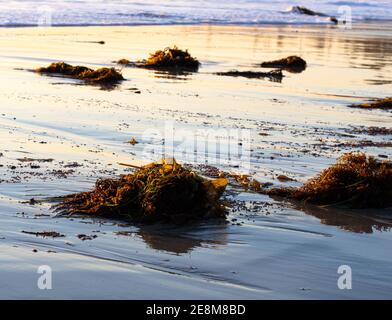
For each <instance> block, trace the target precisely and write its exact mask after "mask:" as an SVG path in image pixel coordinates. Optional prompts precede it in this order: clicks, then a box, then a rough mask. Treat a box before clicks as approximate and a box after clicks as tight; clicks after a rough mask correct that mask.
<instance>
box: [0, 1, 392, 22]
mask: <svg viewBox="0 0 392 320" xmlns="http://www.w3.org/2000/svg"><path fill="white" fill-rule="evenodd" d="M296 5H301V6H305V7H307V8H309V9H311V10H314V11H318V12H323V13H325V14H328V15H331V16H335V17H338V18H339V17H342V18H343V19H347V17H346V15H347V14H351V16H352V20H353V21H364V20H392V0H351V1H339V0H319V1H309V0H302V1H297V0H291V1H290V0H274V1H272V0H268V1H267V0H225V1H221V0H193V1H184V0H166V1H165V0H143V1H141V0H140V1H131V0H112V1H103V0H69V1H66V0H43V1H30V0H17V1H7V0H0V26H36V25H46V24H51V25H58V26H64V25H65V26H67V25H146V24H147V25H149V24H151V25H153V24H165V25H167V24H169V25H170V24H238V25H241V24H244V25H248V24H305V23H316V24H321V23H331V22H330V21H329V20H328V18H325V17H317V16H316V17H314V16H306V15H301V14H298V13H294V12H290V7H291V6H296Z"/></svg>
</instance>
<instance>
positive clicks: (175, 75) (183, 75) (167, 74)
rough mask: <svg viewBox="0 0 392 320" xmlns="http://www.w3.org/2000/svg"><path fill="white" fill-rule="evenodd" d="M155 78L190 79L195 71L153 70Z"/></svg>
mask: <svg viewBox="0 0 392 320" xmlns="http://www.w3.org/2000/svg"><path fill="white" fill-rule="evenodd" d="M153 73H154V78H158V79H170V80H182V81H186V80H190V79H192V78H191V77H190V76H191V75H192V74H193V72H189V71H183V70H153Z"/></svg>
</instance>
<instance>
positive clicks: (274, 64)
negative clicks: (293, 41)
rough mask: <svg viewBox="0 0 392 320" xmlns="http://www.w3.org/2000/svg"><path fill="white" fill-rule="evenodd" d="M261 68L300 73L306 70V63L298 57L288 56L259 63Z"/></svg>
mask: <svg viewBox="0 0 392 320" xmlns="http://www.w3.org/2000/svg"><path fill="white" fill-rule="evenodd" d="M261 67H263V68H281V69H285V70H287V71H289V72H298V73H299V72H302V71H304V70H305V69H306V61H305V60H304V59H302V58H301V57H298V56H289V57H287V58H283V59H279V60H274V61H266V62H262V63H261Z"/></svg>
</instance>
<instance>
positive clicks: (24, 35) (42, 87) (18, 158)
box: [0, 22, 392, 299]
mask: <svg viewBox="0 0 392 320" xmlns="http://www.w3.org/2000/svg"><path fill="white" fill-rule="evenodd" d="M391 32H392V24H391V23H389V22H385V23H381V22H377V23H361V24H360V23H358V24H355V25H354V27H353V29H351V30H346V29H340V28H337V27H335V26H332V25H318V26H317V25H312V26H310V25H302V26H273V25H271V26H129V27H126V26H121V27H120V26H119V27H114V26H113V27H52V28H2V29H1V32H0V47H1V48H2V50H1V52H0V72H1V74H2V77H1V80H0V83H1V85H0V106H1V107H0V110H1V112H0V248H1V249H0V270H1V277H0V287H1V290H0V298H12V299H14V298H15V299H16V298H22V299H32V298H49V299H51V298H65V299H71V298H73V299H83V298H93V299H115V298H117V299H128V298H129V299H150V298H151V299H168V298H170V299H171V298H183V299H184V298H185V299H188V298H189V299H200V298H202V299H242V298H243V299H280V298H287V299H315V298H319V299H360V298H370V299H373V298H379V299H390V298H391V292H392V284H391V279H392V270H391V267H390V266H391V263H392V254H391V253H390V250H389V248H390V246H391V243H392V233H391V230H390V229H391V226H392V220H391V216H390V213H391V209H382V210H361V211H357V210H351V209H332V208H320V207H316V206H303V205H296V204H293V203H289V202H286V201H278V200H277V199H272V198H270V197H268V196H265V195H261V194H257V193H254V192H246V191H245V190H242V189H238V188H233V187H229V188H228V190H227V192H226V194H225V198H226V199H227V200H230V201H233V206H232V208H231V209H230V211H229V216H228V220H229V223H228V224H218V223H209V222H206V223H201V224H198V225H192V226H184V227H180V226H171V225H154V226H138V225H132V224H128V223H126V222H124V221H112V220H105V219H98V218H96V219H92V218H87V217H76V216H75V217H72V218H66V217H58V216H56V213H55V212H54V211H53V210H52V208H51V206H52V205H53V204H54V203H56V201H55V200H53V199H50V198H52V197H58V196H63V195H66V194H70V193H75V192H80V191H87V190H91V188H92V187H93V186H94V183H95V181H96V179H97V178H104V177H118V176H119V175H120V174H123V173H127V172H130V170H131V169H129V168H126V167H124V166H122V165H119V163H131V164H135V165H140V164H145V163H148V162H150V161H152V160H154V159H156V158H157V157H158V156H159V155H160V153H159V152H161V151H162V150H163V151H164V152H165V153H167V154H170V153H171V151H173V150H174V151H176V152H175V154H174V155H175V157H176V159H177V161H179V162H181V163H187V164H190V165H193V166H194V167H195V170H201V169H202V168H201V167H200V165H201V164H203V165H211V166H214V167H218V168H219V169H221V170H224V171H228V172H235V173H240V172H243V171H244V170H247V171H248V173H249V174H250V175H251V176H252V177H254V178H256V179H257V180H258V181H260V182H262V183H273V184H274V185H275V186H298V185H301V184H302V183H303V182H305V181H306V180H307V179H309V178H310V177H312V176H314V175H315V174H317V173H318V172H320V171H321V170H323V169H325V168H326V167H328V166H329V165H331V164H333V163H335V161H336V159H337V158H338V157H339V156H341V155H342V154H343V153H345V152H350V151H365V152H366V153H368V154H370V155H374V156H376V157H378V158H381V159H389V160H392V144H391V138H392V135H391V134H390V133H389V134H383V135H380V134H377V135H374V134H371V132H367V130H366V129H367V128H369V127H380V128H381V127H386V128H388V129H391V128H392V112H391V111H390V110H389V111H388V110H362V109H354V108H349V107H347V106H348V105H350V104H353V103H360V102H363V101H366V100H368V99H372V98H382V97H387V96H391V87H392V76H391V74H392V60H391V53H392V37H391ZM100 41H104V44H100V43H98V42H100ZM174 44H176V45H178V46H179V47H180V48H184V49H189V52H190V53H191V54H192V55H193V56H195V57H197V58H198V59H199V61H200V62H201V63H202V65H201V67H200V69H199V71H198V72H197V73H187V72H186V73H177V74H173V73H167V72H163V71H154V70H146V69H140V68H132V67H124V66H120V65H116V63H114V62H113V61H117V60H119V59H122V58H126V59H129V60H132V61H135V60H138V59H141V58H146V57H147V56H148V54H149V53H151V52H153V51H155V50H158V49H163V48H165V47H168V46H172V45H174ZM289 55H298V56H300V57H302V58H304V59H305V60H306V61H307V68H306V70H304V71H303V72H301V73H290V72H287V71H283V74H284V77H283V78H282V81H281V82H278V81H271V79H268V78H264V79H248V78H245V77H230V76H221V75H217V74H216V73H219V72H226V71H230V70H239V71H259V72H263V71H269V70H271V69H265V68H260V66H259V65H260V63H261V62H263V61H270V60H274V59H279V58H282V57H286V56H289ZM56 61H65V62H67V63H70V64H73V65H83V66H88V67H91V68H94V69H95V68H99V67H112V66H114V67H116V68H119V69H120V70H121V72H122V74H123V76H124V78H125V81H123V82H122V83H121V84H120V85H119V86H117V87H115V88H110V90H107V88H106V89H105V88H101V87H99V86H91V85H84V84H83V83H81V82H80V81H78V80H72V79H68V78H61V77H48V76H45V75H40V74H37V73H34V72H31V70H32V69H35V68H39V67H43V66H47V65H49V64H50V63H52V62H56ZM168 131H169V137H171V138H173V137H174V138H173V141H172V144H169V145H168V144H165V143H164V142H165V141H164V140H165V139H167V138H168V136H167V132H168ZM206 132H207V134H206ZM216 133H218V134H217V135H215V134H216ZM211 134H212V136H211ZM227 136H234V138H233V139H229V140H227V139H223V138H224V137H227ZM195 137H197V141H198V143H199V144H194V143H192V142H194V139H195ZM222 137H223V138H222ZM132 138H133V139H135V140H136V141H137V142H138V143H137V144H134V145H132V144H129V143H127V141H129V140H130V139H132ZM220 138H222V139H220ZM210 139H216V140H219V141H220V144H219V148H218V149H214V148H213V149H208V150H206V148H205V143H206V141H207V142H208V141H209V140H210ZM230 148H237V149H239V150H240V151H241V157H240V158H239V159H228V157H227V155H228V152H227V150H229V149H230ZM237 149H236V150H237ZM178 150H182V151H184V152H178ZM152 151H156V153H155V154H153V153H152ZM154 157H155V158H154ZM217 158H218V159H217ZM244 164H246V165H247V166H246V167H243V165H244ZM279 175H285V176H288V177H289V178H291V179H293V181H279V180H278V179H277V177H278V176H279ZM31 199H34V201H30V200H31ZM22 231H27V232H42V231H57V232H59V233H61V234H63V235H64V237H59V238H51V237H39V236H35V235H32V234H29V233H24V232H22ZM78 235H87V236H91V237H90V239H91V240H84V241H83V240H82V239H81V238H83V237H78ZM95 236H96V237H95ZM40 265H49V266H51V267H52V269H53V289H52V290H49V291H45V290H39V289H38V288H37V278H38V275H37V268H38V267H39V266H40ZM341 265H349V266H351V268H352V270H353V289H352V290H340V289H339V288H338V286H337V280H338V277H339V274H338V273H337V270H338V268H339V266H341Z"/></svg>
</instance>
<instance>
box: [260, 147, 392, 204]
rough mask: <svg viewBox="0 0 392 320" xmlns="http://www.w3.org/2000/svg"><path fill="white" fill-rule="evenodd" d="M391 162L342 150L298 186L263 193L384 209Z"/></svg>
mask: <svg viewBox="0 0 392 320" xmlns="http://www.w3.org/2000/svg"><path fill="white" fill-rule="evenodd" d="M391 186H392V163H391V162H389V161H378V160H377V159H375V158H374V157H371V156H367V155H366V154H364V153H346V154H344V155H343V156H341V157H340V158H339V159H338V161H337V162H336V164H334V165H332V166H331V167H329V168H327V169H325V170H324V171H323V172H321V173H320V174H319V175H318V176H316V177H315V178H312V179H310V180H309V181H308V182H306V183H305V184H304V185H303V186H302V187H299V188H273V189H270V190H267V191H266V192H265V193H267V194H269V195H271V196H280V197H286V198H290V199H295V200H302V201H307V202H309V203H313V204H317V205H323V206H339V205H344V206H349V207H352V208H387V207H391V206H392V187H391Z"/></svg>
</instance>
